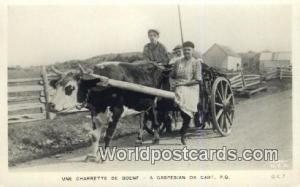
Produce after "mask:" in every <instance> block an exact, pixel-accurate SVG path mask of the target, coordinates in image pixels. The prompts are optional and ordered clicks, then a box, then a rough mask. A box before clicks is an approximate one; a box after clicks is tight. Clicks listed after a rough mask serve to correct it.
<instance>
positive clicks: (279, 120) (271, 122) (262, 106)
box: [10, 90, 292, 172]
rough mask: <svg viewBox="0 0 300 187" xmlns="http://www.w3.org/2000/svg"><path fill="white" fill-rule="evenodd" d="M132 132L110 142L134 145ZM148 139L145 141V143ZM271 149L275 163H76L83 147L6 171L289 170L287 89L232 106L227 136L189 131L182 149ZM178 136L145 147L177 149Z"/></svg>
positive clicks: (82, 153) (208, 131) (123, 146)
mask: <svg viewBox="0 0 300 187" xmlns="http://www.w3.org/2000/svg"><path fill="white" fill-rule="evenodd" d="M135 138H136V135H134V136H129V137H123V138H120V139H118V140H115V141H113V146H114V145H117V146H118V147H122V148H127V149H128V148H132V147H134V142H135ZM150 144H151V139H150V138H148V140H146V142H145V145H143V146H146V145H150ZM223 146H226V147H227V148H228V149H237V151H238V153H241V152H242V150H243V149H277V150H278V158H279V162H277V163H274V162H268V161H199V160H198V161H180V162H179V161H159V162H156V164H155V165H151V164H150V162H148V161H116V160H115V161H106V162H105V163H103V164H96V163H92V162H89V163H84V162H82V160H83V158H84V156H85V154H86V153H87V152H88V151H89V148H84V149H80V150H76V151H73V152H72V153H65V154H62V155H60V156H58V158H57V157H55V156H52V157H49V158H43V159H39V160H34V161H30V162H26V163H23V164H19V165H17V166H14V167H11V168H10V169H11V170H12V171H39V172H40V171H100V170H101V171H103V170H161V169H168V170H176V169H178V170H185V169H187V170H188V169H194V170H199V169H200V170H205V169H210V170H211V169H221V170H222V169H226V170H228V169H242V170H244V169H278V168H281V169H289V168H290V167H291V162H292V93H291V90H288V91H284V92H280V93H276V94H273V95H267V96H263V97H254V98H253V99H248V100H245V101H243V102H240V103H239V104H238V105H237V106H236V115H235V119H234V127H233V131H232V134H231V135H230V136H228V137H220V136H219V135H217V134H216V133H213V132H212V131H211V130H201V131H197V132H195V131H194V132H191V134H190V136H189V139H188V145H187V148H195V149H222V147H223ZM183 147H184V146H183V145H181V144H180V139H179V136H175V137H162V139H161V141H160V145H151V147H150V149H154V148H159V149H180V148H183Z"/></svg>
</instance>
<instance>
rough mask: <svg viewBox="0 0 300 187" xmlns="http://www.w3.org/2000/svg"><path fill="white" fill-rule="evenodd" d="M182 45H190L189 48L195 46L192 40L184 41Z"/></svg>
mask: <svg viewBox="0 0 300 187" xmlns="http://www.w3.org/2000/svg"><path fill="white" fill-rule="evenodd" d="M182 47H183V48H184V47H191V48H193V49H194V48H195V45H194V43H193V42H191V41H186V42H184V43H183V44H182Z"/></svg>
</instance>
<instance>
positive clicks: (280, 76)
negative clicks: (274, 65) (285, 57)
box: [279, 68, 283, 80]
mask: <svg viewBox="0 0 300 187" xmlns="http://www.w3.org/2000/svg"><path fill="white" fill-rule="evenodd" d="M282 74H283V72H282V69H281V68H279V79H280V80H281V79H282Z"/></svg>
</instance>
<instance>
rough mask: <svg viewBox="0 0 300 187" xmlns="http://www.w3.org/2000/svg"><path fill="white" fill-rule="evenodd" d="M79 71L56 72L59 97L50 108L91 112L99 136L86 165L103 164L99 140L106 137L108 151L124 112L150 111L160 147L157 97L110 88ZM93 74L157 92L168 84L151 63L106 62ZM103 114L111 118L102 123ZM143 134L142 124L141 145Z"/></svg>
mask: <svg viewBox="0 0 300 187" xmlns="http://www.w3.org/2000/svg"><path fill="white" fill-rule="evenodd" d="M79 67H80V70H81V71H80V73H79V72H77V73H72V72H69V73H63V72H59V71H58V70H56V69H53V70H54V71H55V72H56V73H58V74H60V75H62V76H61V78H60V79H59V80H58V81H57V82H55V84H53V85H54V86H55V89H56V94H55V95H54V96H53V98H52V99H51V102H50V103H49V106H48V107H49V110H50V111H53V112H62V111H65V110H69V109H71V108H75V107H78V104H80V105H81V106H84V107H86V108H88V109H89V110H90V111H91V116H92V122H93V128H94V130H96V133H95V136H94V137H95V141H94V143H93V153H92V154H89V155H88V156H87V157H86V160H87V161H88V160H90V159H93V160H95V161H97V162H101V161H102V160H101V158H100V155H99V152H98V150H99V147H98V146H99V141H100V138H101V137H103V135H104V134H105V137H104V144H105V149H106V148H108V147H109V145H110V142H111V139H112V136H113V133H114V131H115V129H116V126H117V124H118V121H119V120H120V118H121V117H122V116H124V115H125V114H124V113H125V112H124V110H125V108H129V109H133V110H135V111H138V112H145V111H148V114H149V116H148V117H149V119H150V120H151V121H152V124H153V128H154V138H153V143H158V141H159V133H158V127H159V122H158V119H157V116H159V115H157V114H156V112H155V110H154V108H155V107H153V106H154V105H155V103H156V101H157V100H156V97H155V96H153V95H148V94H143V93H138V92H133V91H128V90H122V89H119V88H115V87H109V86H107V85H106V83H105V82H103V81H101V80H100V79H99V78H97V77H93V76H92V75H90V74H89V73H87V72H86V70H85V69H83V68H82V67H81V66H80V65H79ZM93 74H97V75H101V76H105V77H108V78H111V79H115V80H121V81H126V82H131V83H136V84H140V85H144V86H149V87H155V88H160V87H161V85H162V80H165V77H166V76H165V71H163V69H162V68H161V67H159V66H157V65H156V64H154V63H149V62H135V63H125V62H103V63H100V64H99V65H96V66H95V67H94V70H93ZM99 85H100V86H99ZM101 85H102V86H101ZM103 113H105V114H106V116H107V117H108V118H106V119H107V120H105V119H103ZM109 114H110V115H109ZM101 116H102V118H101ZM104 127H107V129H106V132H104V130H103V129H104ZM142 133H143V126H142V124H141V125H140V133H139V136H138V140H139V141H141V138H142Z"/></svg>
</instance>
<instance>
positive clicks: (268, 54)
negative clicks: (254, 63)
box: [259, 52, 273, 60]
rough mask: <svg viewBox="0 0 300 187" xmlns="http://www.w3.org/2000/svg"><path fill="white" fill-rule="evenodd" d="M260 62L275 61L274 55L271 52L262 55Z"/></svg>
mask: <svg viewBox="0 0 300 187" xmlns="http://www.w3.org/2000/svg"><path fill="white" fill-rule="evenodd" d="M259 60H273V53H271V52H263V53H260V57H259Z"/></svg>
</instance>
